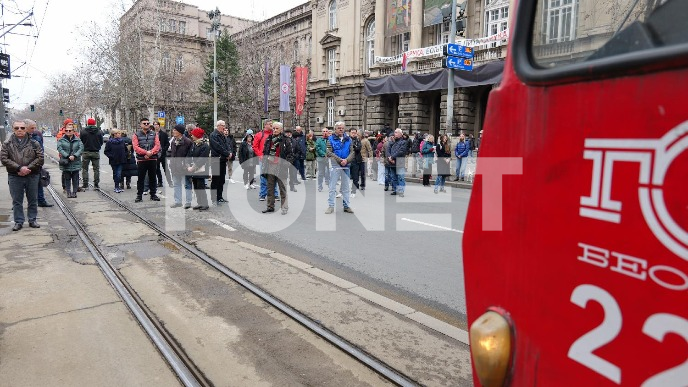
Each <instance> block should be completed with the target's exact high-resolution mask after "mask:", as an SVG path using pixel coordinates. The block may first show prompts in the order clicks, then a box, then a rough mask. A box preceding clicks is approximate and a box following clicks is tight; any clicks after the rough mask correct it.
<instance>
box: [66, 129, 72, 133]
mask: <svg viewBox="0 0 688 387" xmlns="http://www.w3.org/2000/svg"><path fill="white" fill-rule="evenodd" d="M65 132H73V130H72V129H65Z"/></svg>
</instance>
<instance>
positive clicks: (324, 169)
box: [315, 128, 330, 192]
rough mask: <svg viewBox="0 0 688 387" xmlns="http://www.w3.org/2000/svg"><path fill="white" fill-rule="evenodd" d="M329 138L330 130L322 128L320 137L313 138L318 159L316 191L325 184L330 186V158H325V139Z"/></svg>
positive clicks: (320, 189)
mask: <svg viewBox="0 0 688 387" xmlns="http://www.w3.org/2000/svg"><path fill="white" fill-rule="evenodd" d="M329 138H330V130H329V129H327V128H323V130H322V137H321V138H319V139H317V140H315V158H316V160H318V192H320V191H322V189H323V179H324V180H325V185H327V186H328V187H329V186H330V160H329V159H328V158H327V140H328V139H329Z"/></svg>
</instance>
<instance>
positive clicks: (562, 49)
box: [533, 41, 575, 58]
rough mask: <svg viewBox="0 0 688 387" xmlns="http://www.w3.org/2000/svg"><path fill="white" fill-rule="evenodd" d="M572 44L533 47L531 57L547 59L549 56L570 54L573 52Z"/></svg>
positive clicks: (570, 42) (571, 42)
mask: <svg viewBox="0 0 688 387" xmlns="http://www.w3.org/2000/svg"><path fill="white" fill-rule="evenodd" d="M574 43H575V42H574V41H569V42H561V43H553V44H545V45H542V46H533V56H534V57H536V58H548V57H551V56H558V55H564V54H570V53H572V52H573V48H574Z"/></svg>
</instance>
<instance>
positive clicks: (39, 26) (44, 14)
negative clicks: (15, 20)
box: [19, 0, 50, 96]
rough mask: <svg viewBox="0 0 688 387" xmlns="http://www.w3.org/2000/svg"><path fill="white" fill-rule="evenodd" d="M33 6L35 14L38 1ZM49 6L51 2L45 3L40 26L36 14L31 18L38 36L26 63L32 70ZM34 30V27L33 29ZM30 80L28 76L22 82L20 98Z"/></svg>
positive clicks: (27, 49) (27, 48)
mask: <svg viewBox="0 0 688 387" xmlns="http://www.w3.org/2000/svg"><path fill="white" fill-rule="evenodd" d="M33 5H34V6H33V7H32V8H31V11H32V12H33V10H34V9H35V6H36V0H34V3H33ZM49 6H50V0H47V1H46V3H45V8H44V9H43V16H42V17H41V22H40V24H39V23H37V19H36V14H35V13H34V14H33V16H32V17H31V18H32V19H33V26H34V27H35V28H36V36H35V38H34V40H33V47H31V54H30V55H28V59H27V60H26V63H27V64H28V65H29V66H30V67H32V68H35V67H34V66H33V65H31V63H32V60H33V55H34V53H35V52H36V46H37V45H38V39H39V38H40V36H41V30H42V29H43V22H44V21H45V16H46V14H47V13H48V7H49ZM32 29H33V27H32ZM26 51H27V54H28V51H29V45H27V47H26ZM27 73H28V69H27ZM41 73H42V71H41ZM28 78H29V77H28V76H25V77H24V79H23V80H22V85H21V89H20V92H19V95H20V96H21V95H24V88H25V87H26V81H27V79H28Z"/></svg>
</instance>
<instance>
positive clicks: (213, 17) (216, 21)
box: [208, 7, 222, 126]
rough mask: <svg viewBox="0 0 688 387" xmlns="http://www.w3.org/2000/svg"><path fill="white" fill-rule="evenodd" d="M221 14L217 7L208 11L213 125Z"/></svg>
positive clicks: (215, 108) (215, 110) (215, 115)
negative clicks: (211, 36) (210, 43)
mask: <svg viewBox="0 0 688 387" xmlns="http://www.w3.org/2000/svg"><path fill="white" fill-rule="evenodd" d="M221 17H222V14H221V13H220V10H219V9H218V7H215V10H214V11H209V12H208V18H210V21H211V24H210V31H211V32H212V33H213V126H214V125H215V123H216V122H217V36H218V34H219V32H220V18H221Z"/></svg>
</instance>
